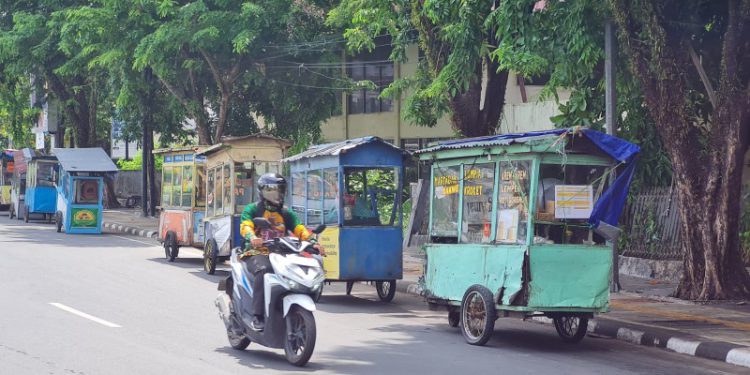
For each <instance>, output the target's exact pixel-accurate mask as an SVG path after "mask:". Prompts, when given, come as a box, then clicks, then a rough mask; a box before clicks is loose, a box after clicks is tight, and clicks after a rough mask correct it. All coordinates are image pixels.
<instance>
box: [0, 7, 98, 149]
mask: <svg viewBox="0 0 750 375" xmlns="http://www.w3.org/2000/svg"><path fill="white" fill-rule="evenodd" d="M83 3H84V2H76V1H43V2H17V1H0V9H3V16H2V19H1V20H0V27H1V28H2V29H0V67H2V69H3V72H2V74H4V75H6V76H16V77H18V76H23V75H25V76H32V77H35V81H36V82H37V83H38V87H39V88H41V87H42V86H43V85H46V86H47V87H48V88H49V91H50V92H51V93H52V94H53V95H54V97H56V98H57V99H58V100H59V101H60V102H61V103H62V106H63V111H64V115H65V121H66V124H68V126H71V127H72V128H74V129H75V137H74V138H75V143H76V145H77V146H79V147H89V146H93V145H96V143H97V132H96V130H97V129H96V125H97V124H96V118H97V114H96V110H97V101H98V99H99V94H100V93H101V92H100V91H97V90H96V89H95V87H96V86H97V85H100V84H101V81H99V79H101V76H99V75H96V74H88V72H86V71H85V70H84V69H81V68H82V65H81V63H82V62H81V61H78V60H71V59H69V58H68V55H67V54H66V53H65V52H63V51H62V50H61V49H60V30H61V29H62V28H63V26H64V20H62V19H61V18H59V17H56V16H55V14H56V12H58V11H61V10H64V9H65V8H66V7H70V6H74V5H76V4H83Z"/></svg>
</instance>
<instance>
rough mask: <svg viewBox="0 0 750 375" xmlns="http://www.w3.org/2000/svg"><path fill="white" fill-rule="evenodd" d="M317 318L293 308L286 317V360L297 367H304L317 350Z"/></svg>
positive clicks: (296, 307)
mask: <svg viewBox="0 0 750 375" xmlns="http://www.w3.org/2000/svg"><path fill="white" fill-rule="evenodd" d="M315 336H316V328H315V318H314V317H313V314H312V313H311V312H310V311H307V310H305V309H303V308H301V307H299V306H297V305H294V306H292V308H291V310H289V314H287V316H286V340H284V353H285V354H286V360H287V361H289V363H291V364H293V365H295V366H304V365H306V364H307V362H308V361H309V360H310V357H311V356H312V353H313V350H314V349H315Z"/></svg>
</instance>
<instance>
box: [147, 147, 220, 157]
mask: <svg viewBox="0 0 750 375" xmlns="http://www.w3.org/2000/svg"><path fill="white" fill-rule="evenodd" d="M206 147H208V146H198V145H192V146H175V147H168V148H159V149H156V150H154V151H152V153H153V154H155V155H158V154H166V153H168V152H183V151H192V152H198V151H200V150H202V149H204V148H206Z"/></svg>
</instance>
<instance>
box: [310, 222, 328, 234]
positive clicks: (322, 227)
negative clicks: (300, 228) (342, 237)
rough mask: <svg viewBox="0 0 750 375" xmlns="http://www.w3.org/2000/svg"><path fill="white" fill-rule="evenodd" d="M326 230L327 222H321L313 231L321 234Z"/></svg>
mask: <svg viewBox="0 0 750 375" xmlns="http://www.w3.org/2000/svg"><path fill="white" fill-rule="evenodd" d="M324 230H326V226H325V224H320V225H318V226H317V227H315V229H314V230H313V233H315V234H321V233H323V231H324Z"/></svg>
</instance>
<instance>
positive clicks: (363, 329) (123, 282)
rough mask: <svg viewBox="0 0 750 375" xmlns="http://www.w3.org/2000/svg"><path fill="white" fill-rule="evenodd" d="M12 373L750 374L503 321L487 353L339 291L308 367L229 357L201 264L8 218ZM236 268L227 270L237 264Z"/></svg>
mask: <svg viewBox="0 0 750 375" xmlns="http://www.w3.org/2000/svg"><path fill="white" fill-rule="evenodd" d="M0 259H1V260H2V261H1V262H0V265H1V266H0V267H2V271H0V374H2V375H5V374H8V375H11V374H12V375H25V374H30V375H36V374H79V375H84V374H86V375H99V374H106V375H110V374H111V375H133V374H137V375H150V374H154V375H169V374H181V375H183V374H184V375H187V374H240V373H258V374H281V373H285V374H286V373H293V372H312V373H321V374H449V373H450V374H468V373H471V374H576V375H580V374H680V375H688V374H750V370H746V369H744V368H741V367H734V366H731V365H727V364H724V363H720V362H716V361H710V360H703V359H699V358H695V357H690V356H684V355H680V354H675V353H671V352H667V351H664V350H660V349H654V348H647V347H641V346H636V345H630V344H627V343H623V342H620V341H616V340H609V339H600V338H591V337H589V338H586V339H585V340H584V341H583V342H582V343H580V344H578V345H568V344H564V343H562V342H561V341H560V340H559V339H558V338H557V335H556V333H555V332H554V328H552V327H550V326H544V325H540V324H538V323H531V322H522V321H520V320H516V319H501V320H499V321H498V324H497V326H496V327H497V328H496V332H495V336H494V338H493V339H492V340H491V341H490V342H489V344H488V345H487V346H485V347H474V346H470V345H467V344H465V343H464V341H463V338H462V337H461V334H460V332H459V331H458V330H457V329H454V328H450V327H449V326H448V324H447V319H446V315H445V314H444V313H440V312H432V311H429V310H427V309H426V306H425V304H424V303H423V302H422V301H421V300H419V299H418V298H416V297H413V296H409V295H403V294H398V295H397V296H396V299H395V300H394V302H393V303H390V304H385V303H381V302H378V301H377V298H376V295H375V293H374V290H373V289H372V288H371V287H369V286H367V285H356V286H355V287H354V295H353V296H346V295H344V293H343V286H342V285H340V284H334V285H331V286H326V292H325V294H324V296H323V298H322V300H321V303H320V304H319V305H318V308H319V311H317V312H316V313H315V318H316V321H317V324H318V342H317V345H316V349H315V353H314V354H313V357H312V360H311V362H310V364H309V365H308V367H306V368H304V369H298V368H294V367H292V366H290V365H289V364H288V363H287V362H286V360H285V359H284V356H283V351H281V350H272V349H267V348H264V347H261V346H258V345H255V344H251V345H250V347H248V349H247V350H244V351H236V350H233V349H231V348H230V347H229V345H228V343H227V340H226V335H225V331H224V327H223V324H222V323H221V321H220V319H219V317H218V314H217V311H216V308H215V307H214V305H213V301H214V298H215V296H216V295H217V293H218V291H217V290H216V284H217V282H218V281H219V280H220V279H221V278H222V277H223V275H224V274H225V271H223V270H222V271H218V272H217V275H215V276H208V275H205V274H204V273H203V271H202V265H201V260H200V252H198V251H197V250H191V249H183V250H182V251H181V254H180V258H179V259H178V260H177V261H176V262H175V263H167V262H166V261H165V260H164V259H163V250H162V248H161V247H158V245H157V244H156V243H155V242H150V241H147V240H143V239H137V238H127V237H121V236H116V235H100V236H90V235H65V234H60V233H56V232H55V231H54V228H53V226H52V225H48V224H34V223H30V224H28V225H26V224H23V223H22V222H20V221H16V220H9V219H8V218H7V216H0ZM223 269H226V266H224V268H223Z"/></svg>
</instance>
